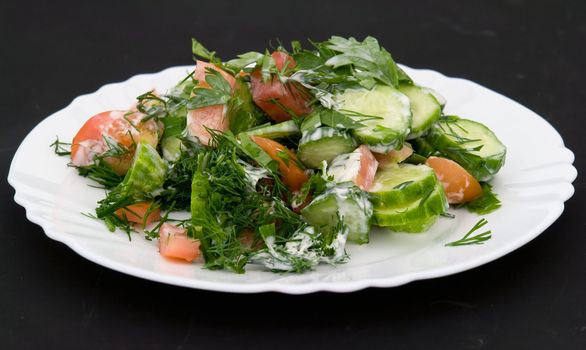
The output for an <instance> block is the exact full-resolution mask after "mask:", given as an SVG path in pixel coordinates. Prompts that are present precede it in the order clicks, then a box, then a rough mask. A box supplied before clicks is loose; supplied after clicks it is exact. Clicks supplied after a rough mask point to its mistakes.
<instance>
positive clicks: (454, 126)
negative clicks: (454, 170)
mask: <svg viewBox="0 0 586 350" xmlns="http://www.w3.org/2000/svg"><path fill="white" fill-rule="evenodd" d="M426 139H427V140H428V141H429V142H430V143H431V144H432V145H433V146H434V147H435V148H436V149H437V150H438V151H439V152H440V153H441V154H442V155H443V156H445V157H446V158H450V159H452V160H453V161H455V162H457V163H458V164H460V165H461V166H462V167H463V168H464V169H466V170H467V171H468V172H469V173H470V174H471V175H472V176H474V177H475V178H476V179H477V180H478V181H489V180H491V179H492V178H493V176H494V175H495V174H496V173H497V172H498V171H499V170H500V168H501V167H502V166H503V165H504V163H505V156H506V153H507V149H506V147H505V146H504V145H503V143H502V142H500V141H499V139H498V138H497V137H496V135H495V134H494V133H493V132H492V131H491V130H490V129H489V128H487V127H486V126H485V125H483V124H481V123H478V122H475V121H472V120H468V119H460V118H458V117H453V116H450V117H445V118H442V119H440V120H439V121H438V122H437V123H435V124H434V125H433V127H432V128H431V130H430V132H429V135H428V136H427V137H426Z"/></svg>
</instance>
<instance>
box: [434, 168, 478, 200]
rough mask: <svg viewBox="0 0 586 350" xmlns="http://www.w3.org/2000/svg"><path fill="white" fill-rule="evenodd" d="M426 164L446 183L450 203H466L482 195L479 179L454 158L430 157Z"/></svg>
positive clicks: (445, 187)
mask: <svg viewBox="0 0 586 350" xmlns="http://www.w3.org/2000/svg"><path fill="white" fill-rule="evenodd" d="M425 164H427V166H429V167H431V168H432V169H433V170H434V171H435V174H436V176H437V178H438V180H439V181H440V182H441V183H442V184H443V185H444V189H445V192H446V197H448V202H449V203H451V204H457V203H466V202H469V201H471V200H473V199H475V198H478V197H479V196H481V195H482V187H481V186H480V184H479V183H478V180H476V179H475V178H474V177H473V176H472V175H470V173H469V172H467V171H466V169H464V168H462V167H461V166H460V164H458V163H456V162H454V161H453V160H450V159H447V158H442V157H429V158H427V162H426V163H425Z"/></svg>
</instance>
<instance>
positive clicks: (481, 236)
mask: <svg viewBox="0 0 586 350" xmlns="http://www.w3.org/2000/svg"><path fill="white" fill-rule="evenodd" d="M486 224H488V221H487V220H486V219H485V218H482V219H480V220H478V222H477V223H476V224H475V225H474V226H473V227H472V228H471V229H470V231H468V232H467V233H466V234H465V235H464V237H462V238H460V239H459V240H457V241H453V242H450V243H447V244H446V247H458V246H463V245H472V244H484V242H485V241H487V240H489V239H490V238H491V237H492V234H491V231H490V230H488V231H484V232H482V233H478V234H476V235H474V236H472V234H473V233H475V232H476V231H478V230H480V229H481V228H482V227H483V226H484V225H486Z"/></svg>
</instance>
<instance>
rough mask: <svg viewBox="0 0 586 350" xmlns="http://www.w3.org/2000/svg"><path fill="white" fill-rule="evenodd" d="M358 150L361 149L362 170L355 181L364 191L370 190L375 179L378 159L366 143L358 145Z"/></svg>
mask: <svg viewBox="0 0 586 350" xmlns="http://www.w3.org/2000/svg"><path fill="white" fill-rule="evenodd" d="M358 150H359V151H360V170H359V171H358V174H357V175H356V178H355V179H354V183H355V184H356V186H358V187H360V189H362V190H363V191H368V190H369V189H370V187H371V186H372V182H373V181H374V175H375V174H376V169H377V168H378V161H377V160H376V158H374V155H373V154H372V152H370V149H368V147H366V146H365V145H361V146H360V147H358Z"/></svg>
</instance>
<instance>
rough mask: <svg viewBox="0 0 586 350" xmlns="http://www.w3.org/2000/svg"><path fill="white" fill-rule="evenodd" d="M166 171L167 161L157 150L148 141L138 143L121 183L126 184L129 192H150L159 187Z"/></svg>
mask: <svg viewBox="0 0 586 350" xmlns="http://www.w3.org/2000/svg"><path fill="white" fill-rule="evenodd" d="M166 173H167V163H165V161H164V160H163V159H162V158H161V157H160V156H159V154H158V153H157V150H156V149H154V148H153V146H151V145H149V144H148V143H139V144H138V146H137V147H136V153H135V155H134V160H133V161H132V166H131V167H130V170H128V173H126V176H125V177H124V180H123V181H122V185H123V186H126V188H125V189H126V191H128V192H130V193H137V194H141V193H150V192H153V191H155V190H157V189H159V188H161V186H162V185H163V182H164V181H165V174H166Z"/></svg>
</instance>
